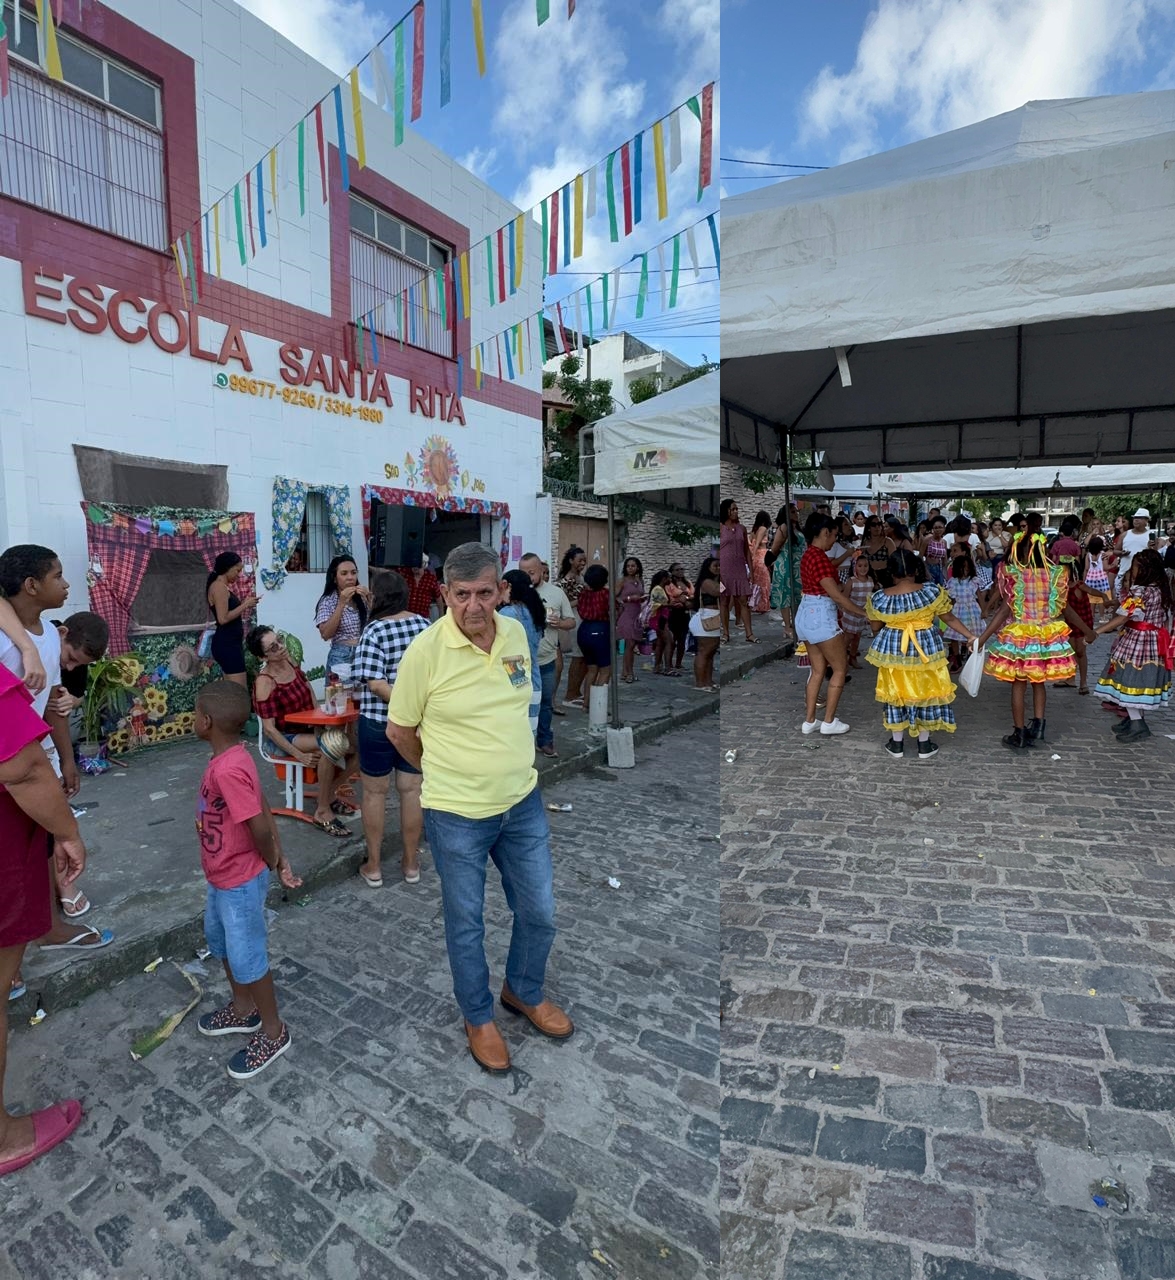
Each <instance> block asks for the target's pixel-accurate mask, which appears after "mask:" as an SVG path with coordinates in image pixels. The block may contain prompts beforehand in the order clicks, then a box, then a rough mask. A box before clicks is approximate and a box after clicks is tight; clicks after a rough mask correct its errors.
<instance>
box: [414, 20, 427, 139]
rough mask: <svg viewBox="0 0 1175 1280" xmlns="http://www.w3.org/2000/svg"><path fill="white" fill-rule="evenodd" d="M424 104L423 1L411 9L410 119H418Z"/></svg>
mask: <svg viewBox="0 0 1175 1280" xmlns="http://www.w3.org/2000/svg"><path fill="white" fill-rule="evenodd" d="M423 104H424V3H423V0H421V2H420V3H419V4H417V6H416V8H415V9H413V10H412V119H413V120H419V119H420V113H421V111H422V110H423Z"/></svg>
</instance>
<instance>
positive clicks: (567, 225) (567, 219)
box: [560, 183, 572, 267]
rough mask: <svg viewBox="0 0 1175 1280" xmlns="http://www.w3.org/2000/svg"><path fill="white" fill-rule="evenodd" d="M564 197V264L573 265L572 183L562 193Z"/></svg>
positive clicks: (566, 265)
mask: <svg viewBox="0 0 1175 1280" xmlns="http://www.w3.org/2000/svg"><path fill="white" fill-rule="evenodd" d="M560 194H561V195H562V198H563V265H564V266H565V267H569V266H570V265H571V233H572V226H571V183H568V184H567V185H566V186H565V187H564V188H563V190H562V192H561V193H560Z"/></svg>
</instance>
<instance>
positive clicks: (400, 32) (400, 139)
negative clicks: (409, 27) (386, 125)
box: [394, 22, 404, 147]
mask: <svg viewBox="0 0 1175 1280" xmlns="http://www.w3.org/2000/svg"><path fill="white" fill-rule="evenodd" d="M394 89H395V98H396V111H395V114H396V146H398V147H402V146H403V145H404V24H403V23H402V22H401V23H400V25H399V26H398V27H397V28H396V81H395V86H394Z"/></svg>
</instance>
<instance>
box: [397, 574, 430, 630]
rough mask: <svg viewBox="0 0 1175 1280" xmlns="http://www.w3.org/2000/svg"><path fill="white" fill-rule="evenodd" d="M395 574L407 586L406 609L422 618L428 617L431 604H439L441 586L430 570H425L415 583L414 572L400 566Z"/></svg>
mask: <svg viewBox="0 0 1175 1280" xmlns="http://www.w3.org/2000/svg"><path fill="white" fill-rule="evenodd" d="M396 572H397V573H398V574H399V575H400V577H401V578H403V579H404V581H405V582H406V583H407V584H408V608H409V609H410V610H411V612H413V613H418V614H420V616H421V617H422V618H427V617H428V611H429V609H430V608H431V607H432V606H433V604H440V603H441V584H440V583H439V582H438V581H437V575H436V574H435V573H433V571H432V570H431V569H425V570H423V571H422V573H421V575H420V580H419V581H417V578H416V570H415V569H409V568H407V567H406V566H404V565H401V566H400V567H399V568H398V569H397V570H396Z"/></svg>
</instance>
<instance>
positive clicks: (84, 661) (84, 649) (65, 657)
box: [50, 612, 110, 715]
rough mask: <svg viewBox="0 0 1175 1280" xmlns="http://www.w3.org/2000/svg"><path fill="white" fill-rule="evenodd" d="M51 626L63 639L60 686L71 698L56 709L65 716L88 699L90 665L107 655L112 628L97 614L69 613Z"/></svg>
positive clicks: (58, 698)
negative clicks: (88, 668)
mask: <svg viewBox="0 0 1175 1280" xmlns="http://www.w3.org/2000/svg"><path fill="white" fill-rule="evenodd" d="M50 626H54V627H56V628H57V631H58V633H59V634H60V636H61V685H60V689H63V690H64V691H65V692H66V694H68V695H69V699H70V702H69V705H68V706H58V707H56V708H55V709H56V710H58V711H59V712H61V714H63V715H68V714H69V712H70V711H72V710H73V709H74V707H76V706H77V705H78V703H79V702H81V700H82V699H83V698H84V697H85V696H86V680H87V678H88V675H89V673H88V671H87V670H86V668H87V667H88V666H89V665H90V663H91V662H97V661H98V659H99V658H101V657H104V656H105V654H106V646H107V645H108V644H109V643H110V628H109V627H108V626H107V625H106V620H105V619H104V618H100V617H99V616H98V615H97V614H96V613H85V612H83V613H74V614H70V616H69V617H68V618H66V620H65V621H64V622H56V621H54V622H52V623H50ZM60 697H61V695H60V692H59V693H57V694H54V696H53V701H54V702H57V701H59V700H60Z"/></svg>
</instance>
